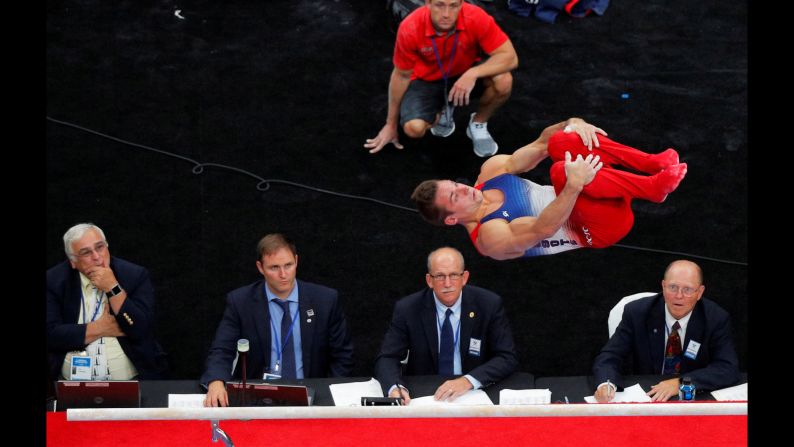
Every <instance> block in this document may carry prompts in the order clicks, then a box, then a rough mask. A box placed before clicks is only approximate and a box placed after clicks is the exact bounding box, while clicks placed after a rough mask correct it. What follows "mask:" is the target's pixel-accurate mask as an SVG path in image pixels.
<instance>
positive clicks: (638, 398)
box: [584, 383, 651, 404]
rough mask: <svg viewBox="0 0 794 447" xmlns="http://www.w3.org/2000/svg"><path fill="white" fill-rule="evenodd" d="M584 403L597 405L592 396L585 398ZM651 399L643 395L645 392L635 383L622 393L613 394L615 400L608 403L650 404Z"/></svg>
mask: <svg viewBox="0 0 794 447" xmlns="http://www.w3.org/2000/svg"><path fill="white" fill-rule="evenodd" d="M584 401H585V402H587V403H588V404H595V403H598V401H596V399H595V397H594V396H585V397H584ZM650 401H651V398H650V397H648V395H647V394H645V390H643V389H642V387H641V386H640V384H639V383H636V384H634V385H632V386H630V387H628V388H624V389H623V391H618V392H617V393H615V398H614V399H612V400H611V401H610V402H650Z"/></svg>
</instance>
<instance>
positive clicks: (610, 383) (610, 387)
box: [607, 379, 612, 402]
mask: <svg viewBox="0 0 794 447" xmlns="http://www.w3.org/2000/svg"><path fill="white" fill-rule="evenodd" d="M610 391H612V382H610V381H609V379H607V402H609V401H610V400H612V398H611V397H609V393H610Z"/></svg>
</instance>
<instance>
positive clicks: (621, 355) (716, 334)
mask: <svg viewBox="0 0 794 447" xmlns="http://www.w3.org/2000/svg"><path fill="white" fill-rule="evenodd" d="M664 305H665V304H664V297H663V296H662V294H656V295H654V296H649V297H646V298H641V299H639V300H636V301H632V302H631V303H629V304H627V305H626V307H625V308H624V309H623V318H622V319H621V321H620V324H619V325H618V327H617V329H615V334H614V335H612V337H611V338H610V339H609V341H608V342H607V344H606V345H605V346H604V347H603V348H602V349H601V352H600V353H599V354H598V356H596V359H595V361H594V363H593V375H594V376H595V383H596V384H601V383H604V382H606V381H607V379H609V380H611V381H612V382H614V383H616V384H618V385H620V386H625V385H631V384H623V383H622V377H621V375H620V372H621V369H622V368H623V362H624V361H625V360H628V359H631V360H632V366H633V369H632V373H633V374H658V375H662V374H661V371H662V362H663V361H664V349H665V344H666V338H667V335H666V331H665V320H664ZM690 340H694V341H696V342H698V343H700V349H699V350H698V353H697V356H696V357H695V358H694V359H690V358H688V357H686V356H684V357H683V358H682V360H681V376H682V377H683V376H684V375H686V376H689V377H691V378H692V382H693V383H694V384H695V385H696V386H697V388H698V390H709V391H710V390H717V389H720V388H724V387H727V386H731V385H735V384H736V383H737V382H738V381H739V379H740V376H739V360H738V356H737V355H736V349H735V348H734V344H733V333H732V330H731V319H730V316H729V315H728V312H726V311H725V310H724V309H723V308H721V307H720V306H719V305H717V303H715V302H714V301H711V300H709V299H707V298H701V299H700V301H698V302H697V304H695V307H694V308H693V309H692V316H691V317H690V318H689V323H687V328H686V339H685V340H684V345H683V351H682V354H684V353H685V352H686V349H687V347H688V346H689V342H690Z"/></svg>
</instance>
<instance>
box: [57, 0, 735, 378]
mask: <svg viewBox="0 0 794 447" xmlns="http://www.w3.org/2000/svg"><path fill="white" fill-rule="evenodd" d="M384 3H385V1H380V0H322V1H320V0H317V1H308V0H293V1H284V0H272V1H267V2H259V1H256V2H254V1H239V0H235V1H223V2H220V1H179V2H177V1H167V0H162V1H140V0H136V1H117V2H106V1H104V2H103V1H99V0H75V1H50V2H48V6H47V55H46V58H47V67H46V69H47V79H46V82H47V98H46V99H47V105H46V114H47V115H48V116H49V117H51V118H53V119H57V120H62V121H65V122H69V123H74V124H78V125H80V126H85V127H86V128H89V129H93V130H95V131H99V132H103V133H107V134H109V135H112V136H115V137H118V138H121V139H125V140H129V141H132V142H135V143H137V144H141V145H146V146H151V147H155V148H158V149H161V150H164V151H168V152H171V153H173V154H178V155H179V156H182V157H187V158H188V159H190V160H195V161H197V162H200V163H216V164H223V165H228V166H231V167H233V168H235V169H238V170H245V171H248V172H249V173H251V174H253V176H249V175H246V174H244V173H240V172H238V171H233V170H228V169H222V168H218V167H213V166H207V167H205V168H204V169H203V172H201V173H200V174H196V173H194V172H192V169H193V168H194V163H193V162H191V161H190V160H185V159H179V158H174V157H171V156H168V155H164V154H161V153H156V152H152V151H147V150H144V149H141V148H136V147H131V146H129V145H125V144H121V143H118V142H115V141H111V140H109V139H106V138H102V137H99V136H97V135H94V134H91V133H87V132H85V131H81V130H77V129H75V128H72V127H69V126H65V125H63V124H59V123H56V122H54V121H47V124H46V134H47V135H46V143H47V155H46V157H47V158H46V162H47V197H46V199H47V202H46V209H47V216H46V244H47V252H46V261H47V265H53V264H55V263H56V262H59V261H61V260H62V259H64V254H63V246H62V242H61V237H62V235H63V232H64V231H65V230H66V229H67V228H68V227H69V226H71V225H73V224H75V223H77V222H82V221H92V222H94V223H96V224H98V225H100V226H101V227H102V228H103V229H104V230H105V231H106V233H107V235H108V238H109V242H110V249H111V252H112V253H113V254H114V255H116V256H120V257H123V258H127V259H129V260H131V261H134V262H136V263H139V264H142V265H145V266H147V267H148V268H149V269H150V271H151V274H152V277H153V280H154V284H155V287H156V292H157V299H158V317H159V318H158V323H157V333H158V337H159V339H160V341H161V343H162V344H163V345H164V346H165V348H166V350H167V351H169V353H170V357H171V365H172V372H173V377H174V378H180V379H188V378H196V377H198V376H199V375H200V373H201V371H202V368H203V362H204V357H205V355H206V351H207V349H208V347H209V344H210V341H211V340H212V337H213V335H214V331H215V328H216V326H217V323H218V321H219V319H220V316H221V312H222V309H223V302H224V300H223V298H224V296H225V293H226V292H228V291H229V290H231V289H233V288H235V287H238V286H241V285H243V284H246V283H249V282H251V281H254V280H255V279H257V276H258V272H257V271H256V268H255V265H254V262H255V258H256V255H255V245H256V242H257V240H258V239H259V238H260V237H261V236H262V235H263V234H265V233H268V232H273V231H282V232H286V233H288V234H289V235H291V236H292V237H293V238H294V239H295V240H296V242H297V244H298V250H299V254H300V266H299V277H300V278H302V279H305V280H308V281H313V282H318V283H322V284H326V285H328V286H331V287H334V288H337V289H338V290H339V291H340V293H341V296H342V297H343V298H344V300H345V310H346V313H347V316H348V319H349V323H350V326H351V328H352V331H353V337H354V343H355V355H356V367H355V370H354V375H357V376H367V375H371V374H372V372H373V363H374V359H375V356H376V354H377V350H378V348H379V346H380V342H381V339H382V335H383V334H384V332H385V330H386V327H387V325H388V321H389V318H390V316H391V309H392V305H393V303H394V301H395V300H397V299H398V298H400V297H401V296H403V295H405V294H408V293H410V292H413V291H416V290H418V289H420V288H421V287H423V285H424V272H425V258H426V256H427V253H428V252H429V251H430V250H432V249H434V248H436V247H438V246H440V245H446V244H448V245H452V246H455V247H457V248H459V249H460V250H462V251H463V253H464V255H465V256H466V260H467V267H468V269H469V270H470V271H471V279H470V282H471V283H472V284H475V285H479V286H482V287H486V288H488V289H491V290H493V291H495V292H497V293H499V294H501V295H502V296H503V297H504V299H505V303H506V306H507V309H508V311H509V315H510V319H511V322H512V325H513V329H514V332H515V336H516V341H517V345H518V350H519V356H520V361H521V369H522V370H525V371H528V372H531V373H533V374H535V375H536V376H541V375H545V376H562V375H586V374H589V372H590V365H591V362H592V359H593V356H594V355H595V353H596V352H597V351H598V349H599V348H600V347H601V345H602V344H603V343H604V342H605V341H606V338H607V326H606V318H607V313H608V311H609V309H610V308H611V307H612V305H613V304H614V303H615V302H617V301H618V300H619V299H620V297H622V296H624V295H628V294H631V293H635V292H639V291H654V290H658V288H659V282H660V280H661V275H662V271H663V269H664V268H665V266H666V265H667V264H668V263H669V262H670V261H672V260H674V259H677V258H681V257H684V258H688V257H689V256H688V255H684V254H670V253H661V252H653V251H638V250H635V249H628V248H618V247H613V248H609V249H605V250H578V251H575V252H569V253H566V254H561V255H556V256H551V257H543V258H538V259H529V260H526V259H522V260H515V261H506V262H497V261H493V260H490V259H487V258H483V257H480V256H479V255H477V254H476V252H475V251H474V249H473V247H472V246H471V243H470V242H469V240H468V238H467V236H466V234H465V232H464V230H463V229H462V228H448V229H443V228H435V227H432V226H430V225H428V224H425V223H423V222H422V221H421V220H420V218H419V217H418V215H417V214H416V213H414V212H410V211H405V210H402V209H398V208H392V207H388V206H384V205H380V204H376V203H371V202H366V201H361V200H351V199H347V198H343V197H337V196H331V195H327V194H324V193H320V192H316V191H311V190H307V189H303V188H299V187H295V186H290V185H285V184H279V183H271V184H269V189H267V190H266V191H263V189H265V188H266V186H265V185H264V184H260V180H259V179H258V178H261V179H283V180H288V181H291V182H298V183H302V184H307V185H311V186H312V187H316V188H322V189H327V190H332V191H336V192H340V193H346V194H355V195H362V196H366V197H370V198H375V199H378V200H382V201H385V202H389V203H393V204H397V205H400V206H406V207H411V206H412V204H411V202H410V200H409V196H410V193H411V191H412V190H413V188H414V186H415V185H416V184H417V183H418V182H419V181H421V180H424V179H428V178H435V177H447V178H453V179H461V181H467V182H472V181H473V180H474V178H475V177H476V173H477V171H478V168H479V165H480V164H481V163H482V159H480V158H478V157H476V156H475V155H474V154H473V152H472V151H471V143H470V141H469V140H468V139H467V138H466V136H465V132H463V130H462V129H463V128H464V127H463V126H464V125H465V122H466V119H467V117H468V115H469V110H468V109H465V108H464V109H462V110H458V111H457V114H456V118H457V123H458V131H457V132H456V133H455V134H454V135H452V136H451V137H449V138H447V139H439V138H435V137H431V136H428V137H426V138H425V139H423V140H421V141H413V142H409V141H408V140H407V139H406V138H403V142H404V143H406V149H405V150H403V151H397V150H395V149H394V148H393V147H391V146H389V147H387V148H386V149H384V150H383V151H382V152H381V153H379V154H376V155H370V154H368V153H367V151H366V150H365V149H364V148H363V147H362V145H363V143H364V140H365V139H366V138H371V137H372V136H374V135H375V134H376V133H377V131H378V130H379V129H380V127H381V126H382V125H383V121H384V119H385V114H386V100H387V97H386V95H387V83H388V78H389V73H390V70H391V52H392V48H393V42H394V35H393V34H392V33H391V32H390V31H389V30H388V15H387V13H386V11H385V8H384ZM486 9H487V10H488V11H489V12H491V13H492V14H493V15H494V16H495V17H496V18H497V20H498V21H499V23H500V24H501V25H502V27H503V28H504V29H505V31H506V32H507V33H508V35H509V36H510V37H511V39H512V41H513V43H514V45H515V47H516V49H517V51H518V54H519V58H520V67H519V68H518V70H517V71H516V72H515V73H514V78H515V84H514V88H513V96H512V98H511V99H510V100H509V102H508V103H507V104H506V105H505V106H504V107H503V108H502V109H501V110H500V111H499V112H498V114H497V115H496V116H495V117H494V118H493V119H492V120H491V122H490V123H489V129H490V130H491V133H492V134H493V135H494V137H495V138H496V139H497V141H498V143H499V145H500V152H501V153H510V152H512V151H513V150H515V149H516V148H518V147H520V146H521V145H523V144H526V143H528V142H529V141H531V140H533V139H534V138H535V137H536V136H537V135H538V134H539V132H540V131H541V130H542V129H543V128H544V127H545V126H547V125H549V124H553V123H555V122H558V121H561V120H562V119H565V118H567V117H569V116H572V115H575V116H581V117H584V118H586V119H587V120H589V121H591V122H593V123H595V124H597V125H599V126H601V127H603V128H604V129H606V130H607V131H608V132H609V134H610V136H611V137H613V138H615V139H616V140H618V141H621V142H624V143H626V144H630V145H634V146H637V147H640V148H645V149H647V150H648V151H650V152H658V151H661V150H664V149H665V148H667V147H674V148H676V149H677V150H678V151H679V152H680V154H681V157H682V161H684V162H687V163H688V164H689V173H688V175H687V177H686V179H685V180H684V182H683V183H682V185H681V187H680V188H679V190H678V191H676V192H675V193H674V194H671V195H670V197H669V198H668V199H667V201H666V202H665V203H664V204H661V205H657V204H651V203H643V202H637V203H635V206H634V210H635V217H636V223H635V226H634V229H633V230H632V232H631V233H630V234H629V235H628V237H626V238H625V239H624V240H623V241H622V244H625V245H630V246H638V247H644V248H650V249H658V250H667V251H672V252H684V253H689V254H693V255H698V256H703V257H709V258H716V259H720V260H728V261H734V262H738V263H740V264H731V263H725V262H719V261H713V260H705V259H703V260H699V262H700V264H701V265H702V267H703V268H704V270H705V273H706V294H705V295H706V296H707V297H710V298H712V299H714V300H716V301H717V302H718V303H720V304H721V305H722V306H723V307H725V308H726V309H727V310H728V311H729V312H730V313H731V314H732V316H733V322H734V325H735V329H736V336H737V343H738V349H739V355H740V358H741V365H740V366H741V368H742V370H747V365H746V363H747V360H746V359H747V302H748V296H747V266H746V265H742V264H741V263H745V262H747V252H748V238H747V215H748V211H747V190H748V187H747V175H746V174H747V153H748V150H747V131H746V122H747V85H746V80H747V63H748V57H747V30H746V15H747V6H746V4H745V3H744V2H725V1H716V0H704V1H700V2H691V1H687V0H672V1H668V0H664V1H663V0H649V1H646V2H642V3H637V2H630V1H626V0H621V1H613V2H612V4H611V5H610V7H609V9H608V10H607V11H606V14H605V15H604V16H603V17H600V18H596V17H591V18H585V19H571V18H567V17H560V18H559V19H558V21H557V23H556V24H554V25H548V24H544V23H541V22H539V21H537V20H534V19H524V18H520V17H518V16H515V15H513V14H512V13H510V12H509V11H508V10H507V7H506V5H505V2H504V1H496V2H494V3H493V4H490V5H488V6H486ZM177 10H179V14H180V15H181V16H182V17H184V19H181V18H179V17H177V16H176V15H175V12H176V11H177ZM470 109H471V110H472V111H473V110H474V108H473V107H471V108H470ZM548 166H549V164H548V162H544V163H543V164H541V166H540V167H539V168H538V169H537V170H536V171H535V172H532V173H530V174H529V175H528V178H530V179H532V180H534V181H536V182H540V183H548V175H547V170H548ZM256 177H258V178H256ZM257 186H259V188H257ZM696 260H697V259H696Z"/></svg>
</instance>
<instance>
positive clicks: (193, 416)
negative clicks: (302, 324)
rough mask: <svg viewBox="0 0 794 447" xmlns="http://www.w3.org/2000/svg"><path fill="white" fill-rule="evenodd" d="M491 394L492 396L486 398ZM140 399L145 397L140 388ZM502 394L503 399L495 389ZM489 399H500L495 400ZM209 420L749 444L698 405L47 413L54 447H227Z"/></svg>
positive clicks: (255, 430)
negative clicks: (214, 437) (216, 439)
mask: <svg viewBox="0 0 794 447" xmlns="http://www.w3.org/2000/svg"><path fill="white" fill-rule="evenodd" d="M524 379H526V377H525V378H524ZM351 380H352V379H351ZM348 381H349V380H348ZM442 381H443V379H440V378H425V379H423V380H421V381H420V382H422V383H415V384H410V385H411V387H412V388H413V389H415V390H416V392H415V393H414V395H416V396H419V395H425V394H427V392H426V391H425V392H420V391H419V389H420V388H422V386H424V387H425V388H426V389H427V390H431V391H432V390H433V389H434V388H435V387H436V386H438V384H440V383H441V382H442ZM523 381H526V380H523ZM180 383H181V384H182V385H183V386H184V388H185V389H184V390H177V389H173V388H172V389H170V390H169V392H177V393H180V392H188V393H195V392H199V391H198V390H196V389H194V388H193V387H194V386H196V385H195V383H193V384H192V385H190V384H189V382H180ZM313 383H314V385H315V386H316V393H317V394H316V400H317V401H318V402H321V401H322V400H323V399H325V397H323V396H324V393H325V392H326V391H327V389H326V390H322V386H318V383H317V382H316V381H313ZM157 385H166V384H165V383H161V384H157ZM499 385H500V386H498V388H526V387H527V386H520V385H519V384H518V382H516V383H514V384H513V385H510V386H505V385H504V384H502V383H500V384H499ZM516 385H518V386H516ZM529 386H530V387H531V386H532V385H529ZM155 388H157V387H155ZM177 388H178V387H177ZM190 388H193V389H190ZM326 388H327V386H326ZM494 391H495V390H493V389H492V390H489V395H491V394H492V393H493V392H494ZM142 392H144V393H146V388H145V387H144V386H143V382H142ZM495 392H496V394H497V395H498V391H495ZM328 396H330V394H328ZM491 399H492V400H493V401H494V402H497V401H498V400H497V399H494V397H493V396H491ZM150 402H152V403H153V402H154V401H150ZM212 420H216V421H219V422H218V424H219V426H220V428H221V429H222V430H223V431H225V432H226V434H228V435H229V437H230V438H231V439H232V440H233V441H234V443H235V445H237V446H251V445H268V444H279V445H283V444H289V445H330V446H335V445H339V446H351V445H353V446H358V445H383V444H388V443H395V444H400V445H432V446H434V447H438V446H455V447H461V446H469V445H471V446H475V445H476V446H480V445H507V446H519V445H522V446H523V445H544V446H570V445H577V446H582V445H585V446H587V445H603V443H606V442H609V443H610V445H612V446H614V445H625V446H643V445H649V446H650V445H653V446H654V447H657V446H658V445H660V443H661V442H665V441H669V440H670V439H671V437H672V438H678V437H680V436H685V439H686V440H687V443H688V444H689V443H694V445H698V444H703V445H720V446H732V445H746V444H747V404H746V403H745V402H741V403H739V402H728V403H721V402H694V403H655V404H648V403H645V404H607V405H588V404H571V405H565V404H550V405H531V406H492V407H490V406H489V407H463V406H458V407H455V406H449V407H322V406H316V407H258V408H195V409H176V408H172V409H169V408H132V409H81V410H69V411H68V412H66V413H64V412H58V413H52V412H51V413H48V414H47V445H50V446H70V447H71V446H74V447H79V446H83V445H85V446H89V445H90V446H101V445H112V446H141V445H143V446H146V447H157V446H166V445H168V446H174V445H176V446H204V445H206V446H210V445H212V446H218V445H222V443H221V444H216V443H213V442H212V441H211V437H212V430H211V422H210V421H212ZM682 431H683V432H685V433H682Z"/></svg>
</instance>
